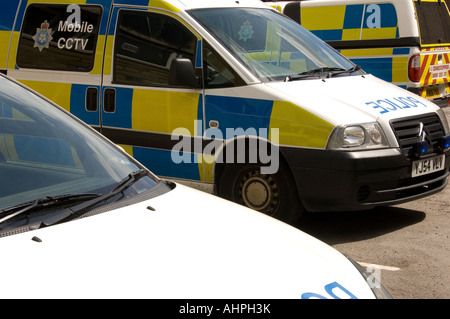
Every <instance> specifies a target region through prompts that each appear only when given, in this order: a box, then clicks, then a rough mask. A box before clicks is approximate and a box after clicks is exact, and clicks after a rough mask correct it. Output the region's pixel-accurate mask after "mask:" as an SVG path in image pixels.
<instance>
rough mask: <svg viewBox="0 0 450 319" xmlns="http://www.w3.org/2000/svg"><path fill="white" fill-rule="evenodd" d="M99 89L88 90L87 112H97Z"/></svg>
mask: <svg viewBox="0 0 450 319" xmlns="http://www.w3.org/2000/svg"><path fill="white" fill-rule="evenodd" d="M97 94H98V89H97V88H87V90H86V110H87V111H89V112H95V111H97V109H98V103H97V99H98V95H97Z"/></svg>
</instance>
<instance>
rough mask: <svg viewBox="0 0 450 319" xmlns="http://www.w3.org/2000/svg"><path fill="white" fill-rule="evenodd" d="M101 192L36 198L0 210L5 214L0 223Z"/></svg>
mask: <svg viewBox="0 0 450 319" xmlns="http://www.w3.org/2000/svg"><path fill="white" fill-rule="evenodd" d="M100 196H102V195H101V194H95V193H82V194H65V195H58V196H47V197H44V198H38V199H35V200H33V201H31V202H26V203H23V204H19V205H16V206H13V207H10V208H7V209H4V210H2V211H0V215H5V214H7V215H6V216H4V217H3V218H1V219H0V224H1V223H3V222H5V221H7V220H9V219H11V218H13V217H16V216H19V215H23V214H25V213H27V212H30V211H32V210H34V209H42V208H52V207H56V206H59V205H67V204H70V203H73V202H79V201H81V200H89V199H92V198H98V197H100Z"/></svg>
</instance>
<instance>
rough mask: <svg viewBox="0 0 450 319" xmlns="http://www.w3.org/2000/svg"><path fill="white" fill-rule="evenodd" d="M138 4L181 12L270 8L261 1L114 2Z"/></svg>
mask: <svg viewBox="0 0 450 319" xmlns="http://www.w3.org/2000/svg"><path fill="white" fill-rule="evenodd" d="M138 2H146V5H149V6H151V7H152V6H155V5H156V6H161V3H164V4H165V5H167V6H168V7H172V8H177V9H179V10H189V9H199V8H217V7H225V8H226V7H260V8H267V7H268V6H267V5H266V4H265V3H263V2H262V1H260V0H209V1H205V0H150V1H148V0H147V1H139V0H137V1H133V0H125V1H124V0H114V4H123V3H127V4H138Z"/></svg>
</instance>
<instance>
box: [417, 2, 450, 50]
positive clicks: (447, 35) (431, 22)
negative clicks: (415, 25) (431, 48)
mask: <svg viewBox="0 0 450 319" xmlns="http://www.w3.org/2000/svg"><path fill="white" fill-rule="evenodd" d="M414 5H415V7H416V12H417V18H418V22H419V29H420V38H421V43H422V45H432V44H438V45H442V44H446V45H448V44H450V14H449V11H448V9H447V7H446V4H445V2H444V1H438V2H426V1H414Z"/></svg>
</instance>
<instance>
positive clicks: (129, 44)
mask: <svg viewBox="0 0 450 319" xmlns="http://www.w3.org/2000/svg"><path fill="white" fill-rule="evenodd" d="M117 25H118V27H117V31H116V42H115V51H114V74H113V83H117V84H128V85H145V86H169V69H170V64H171V62H172V60H173V59H174V58H176V57H184V58H188V59H190V60H191V61H192V62H193V63H194V56H195V49H196V44H197V37H196V36H195V35H194V34H193V33H192V32H191V31H190V30H189V29H188V28H186V27H185V26H184V25H183V24H181V23H180V22H179V21H178V20H176V19H174V18H172V17H170V16H167V15H164V14H159V13H154V12H142V11H131V10H121V11H120V12H119V18H118V24H117Z"/></svg>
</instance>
